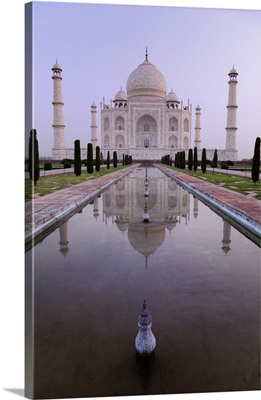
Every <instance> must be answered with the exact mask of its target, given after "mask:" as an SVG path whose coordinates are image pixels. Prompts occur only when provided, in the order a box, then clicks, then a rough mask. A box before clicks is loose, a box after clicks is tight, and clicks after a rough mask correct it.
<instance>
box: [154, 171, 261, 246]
mask: <svg viewBox="0 0 261 400" xmlns="http://www.w3.org/2000/svg"><path fill="white" fill-rule="evenodd" d="M158 168H160V169H161V170H162V171H164V172H165V173H166V174H167V175H168V176H171V177H173V178H174V179H175V180H176V181H178V182H179V183H180V184H182V185H183V186H184V187H185V188H187V189H188V191H189V192H191V193H193V194H195V195H196V196H197V197H199V199H201V200H202V201H203V202H205V203H207V204H208V205H210V206H213V207H215V208H216V209H218V210H219V211H221V212H224V213H225V214H226V215H227V216H229V217H230V218H232V219H233V220H235V221H237V222H238V223H239V224H240V225H241V226H243V227H245V228H246V229H249V230H250V231H251V232H252V233H254V234H255V235H257V236H258V237H259V238H261V202H260V201H259V200H257V199H255V198H253V197H251V196H246V195H244V194H241V193H237V192H234V191H232V190H228V189H225V188H223V187H221V186H218V185H214V184H212V183H209V182H205V181H202V180H201V179H197V178H195V177H192V176H189V175H186V174H183V173H182V172H179V171H175V170H173V169H170V168H166V167H163V166H161V165H160V166H158Z"/></svg>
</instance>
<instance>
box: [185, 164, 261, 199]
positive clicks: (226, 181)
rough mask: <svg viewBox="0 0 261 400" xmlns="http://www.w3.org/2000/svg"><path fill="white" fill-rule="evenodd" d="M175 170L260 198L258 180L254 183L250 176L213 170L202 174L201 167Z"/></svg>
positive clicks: (260, 192) (260, 187) (260, 191)
mask: <svg viewBox="0 0 261 400" xmlns="http://www.w3.org/2000/svg"><path fill="white" fill-rule="evenodd" d="M177 171H180V172H182V173H185V174H188V175H190V176H194V177H195V178H198V179H202V180H204V181H206V182H210V183H214V184H215V185H219V186H222V187H224V188H226V189H229V190H234V191H235V192H239V193H242V194H245V195H247V194H249V193H254V194H255V198H256V199H258V200H261V190H260V189H261V185H260V180H259V181H258V182H257V183H256V184H254V182H253V181H252V179H251V178H245V177H242V176H233V175H230V174H228V173H224V174H222V173H219V172H215V171H214V172H213V171H206V172H205V174H203V173H202V171H201V169H198V170H197V171H196V172H195V171H193V170H192V171H189V170H188V169H185V170H183V169H177Z"/></svg>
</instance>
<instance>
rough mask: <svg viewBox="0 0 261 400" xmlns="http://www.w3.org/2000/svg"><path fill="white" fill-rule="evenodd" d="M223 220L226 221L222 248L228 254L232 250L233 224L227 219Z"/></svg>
mask: <svg viewBox="0 0 261 400" xmlns="http://www.w3.org/2000/svg"><path fill="white" fill-rule="evenodd" d="M223 222H224V225H223V240H222V243H223V246H222V247H221V248H222V250H223V251H224V253H225V254H227V253H228V252H229V250H230V246H229V244H230V242H231V240H230V235H231V225H230V224H229V223H228V222H227V221H224V220H223Z"/></svg>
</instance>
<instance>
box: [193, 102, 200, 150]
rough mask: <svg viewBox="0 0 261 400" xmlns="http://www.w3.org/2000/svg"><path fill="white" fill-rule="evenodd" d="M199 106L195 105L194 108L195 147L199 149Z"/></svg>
mask: <svg viewBox="0 0 261 400" xmlns="http://www.w3.org/2000/svg"><path fill="white" fill-rule="evenodd" d="M200 111H201V108H200V107H199V106H197V108H196V125H195V141H194V143H195V147H197V149H198V150H200V143H201V140H200V129H201V127H200V116H201V112H200Z"/></svg>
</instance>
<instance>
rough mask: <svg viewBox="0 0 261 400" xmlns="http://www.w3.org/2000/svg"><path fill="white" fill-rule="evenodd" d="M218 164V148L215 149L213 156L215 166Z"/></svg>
mask: <svg viewBox="0 0 261 400" xmlns="http://www.w3.org/2000/svg"><path fill="white" fill-rule="evenodd" d="M217 164H218V154H217V149H215V152H214V157H213V168H217Z"/></svg>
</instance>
